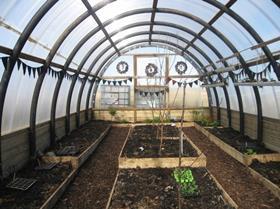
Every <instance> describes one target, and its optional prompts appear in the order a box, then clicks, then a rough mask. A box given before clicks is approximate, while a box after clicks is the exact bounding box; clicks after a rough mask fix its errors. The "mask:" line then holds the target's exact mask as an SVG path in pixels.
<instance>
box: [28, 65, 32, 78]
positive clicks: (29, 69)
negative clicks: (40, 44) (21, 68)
mask: <svg viewBox="0 0 280 209" xmlns="http://www.w3.org/2000/svg"><path fill="white" fill-rule="evenodd" d="M27 70H28V75H29V76H30V75H31V71H32V68H31V67H30V66H28V65H27Z"/></svg>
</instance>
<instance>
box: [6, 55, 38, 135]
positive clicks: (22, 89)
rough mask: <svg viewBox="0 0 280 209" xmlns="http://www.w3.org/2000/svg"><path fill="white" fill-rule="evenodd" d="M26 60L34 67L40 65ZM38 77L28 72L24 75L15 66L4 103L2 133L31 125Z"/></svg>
mask: <svg viewBox="0 0 280 209" xmlns="http://www.w3.org/2000/svg"><path fill="white" fill-rule="evenodd" d="M24 62H25V63H26V64H28V65H30V66H32V67H39V66H41V65H38V64H37V63H33V62H29V61H26V60H24ZM21 68H22V67H21ZM36 80H37V76H36V79H34V78H33V77H32V76H31V77H30V76H29V75H28V73H26V74H25V75H23V73H22V69H20V72H19V71H18V69H17V66H15V68H14V72H13V73H12V76H11V80H10V83H9V86H8V89H7V94H6V98H5V103H4V112H3V119H2V122H3V123H2V124H3V125H2V133H3V134H7V133H10V132H13V131H16V130H20V129H23V128H26V127H28V126H29V118H30V106H31V100H32V96H33V91H34V87H35V84H36Z"/></svg>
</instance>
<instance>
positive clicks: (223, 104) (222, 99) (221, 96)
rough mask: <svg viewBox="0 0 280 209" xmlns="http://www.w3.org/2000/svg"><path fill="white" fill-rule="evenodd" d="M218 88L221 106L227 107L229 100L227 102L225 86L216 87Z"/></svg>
mask: <svg viewBox="0 0 280 209" xmlns="http://www.w3.org/2000/svg"><path fill="white" fill-rule="evenodd" d="M216 89H217V93H218V98H219V104H220V107H223V108H226V107H227V102H226V98H225V93H224V90H223V88H222V87H216Z"/></svg>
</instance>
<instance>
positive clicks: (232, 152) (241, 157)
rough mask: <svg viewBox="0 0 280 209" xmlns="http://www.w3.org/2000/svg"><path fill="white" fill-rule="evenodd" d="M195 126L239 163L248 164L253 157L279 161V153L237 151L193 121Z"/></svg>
mask: <svg viewBox="0 0 280 209" xmlns="http://www.w3.org/2000/svg"><path fill="white" fill-rule="evenodd" d="M195 128H196V129H197V130H198V131H200V132H202V133H203V134H204V135H205V136H206V137H207V138H208V139H209V140H210V141H212V142H213V143H215V144H216V145H217V146H218V147H220V148H221V149H222V150H223V151H224V152H226V153H227V154H229V155H230V156H232V157H233V158H235V159H236V160H238V161H239V162H240V163H242V164H244V165H246V166H249V165H250V164H251V163H252V161H253V160H254V159H257V160H259V161H260V162H263V163H266V162H269V161H276V162H279V161H280V153H269V154H256V155H246V154H243V153H241V152H239V151H238V150H237V149H235V148H233V147H232V146H230V145H228V144H226V143H225V142H223V141H222V140H221V139H220V138H218V137H217V136H215V135H214V134H212V133H210V132H209V131H207V130H206V129H205V128H204V127H202V126H200V125H198V124H197V123H195Z"/></svg>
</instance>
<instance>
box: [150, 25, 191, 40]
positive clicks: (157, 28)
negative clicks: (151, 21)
mask: <svg viewBox="0 0 280 209" xmlns="http://www.w3.org/2000/svg"><path fill="white" fill-rule="evenodd" d="M181 26H184V25H181ZM154 30H155V31H166V32H169V33H173V34H176V35H178V36H181V37H184V38H185V39H187V40H192V39H193V38H194V36H192V35H190V34H189V33H186V32H185V31H183V30H179V29H177V28H173V27H168V26H162V25H154Z"/></svg>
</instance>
